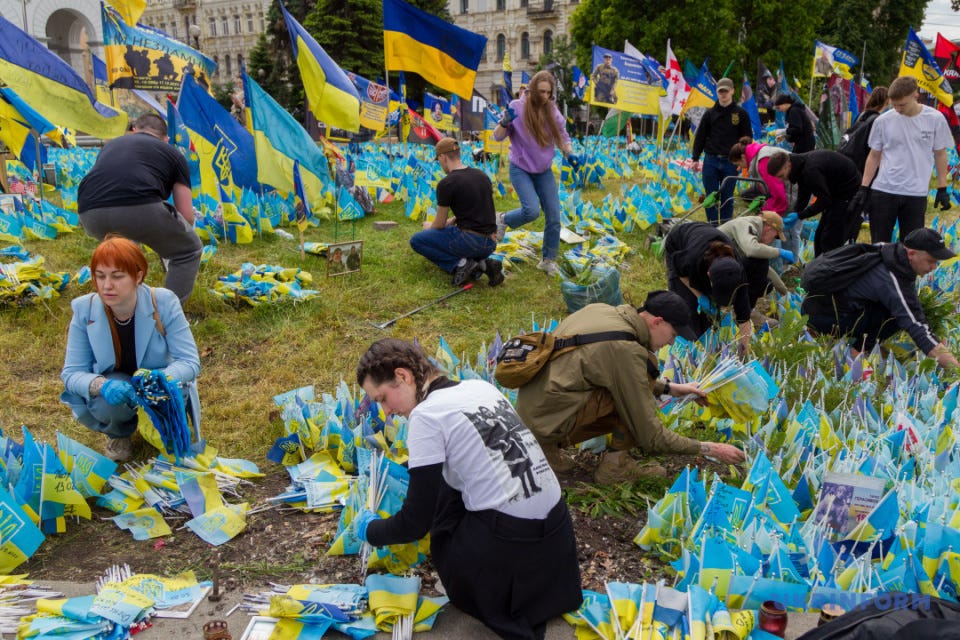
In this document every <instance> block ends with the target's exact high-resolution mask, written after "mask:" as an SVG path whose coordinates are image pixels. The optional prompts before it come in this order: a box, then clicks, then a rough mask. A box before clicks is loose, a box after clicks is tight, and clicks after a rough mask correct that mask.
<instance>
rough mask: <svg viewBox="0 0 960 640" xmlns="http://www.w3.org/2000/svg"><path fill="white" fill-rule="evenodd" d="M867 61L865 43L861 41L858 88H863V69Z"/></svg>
mask: <svg viewBox="0 0 960 640" xmlns="http://www.w3.org/2000/svg"><path fill="white" fill-rule="evenodd" d="M866 60H867V41H866V40H864V41H863V53H862V54H860V86H861V87H862V86H863V69H864V66H865V63H866Z"/></svg>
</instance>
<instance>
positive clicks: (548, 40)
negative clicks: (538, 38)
mask: <svg viewBox="0 0 960 640" xmlns="http://www.w3.org/2000/svg"><path fill="white" fill-rule="evenodd" d="M552 51H553V31H550V29H547V30H546V31H544V32H543V55H545V56H548V55H550V53H551V52H552Z"/></svg>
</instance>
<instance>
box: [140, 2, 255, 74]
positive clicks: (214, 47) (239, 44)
mask: <svg viewBox="0 0 960 640" xmlns="http://www.w3.org/2000/svg"><path fill="white" fill-rule="evenodd" d="M269 8H270V0H158V1H155V2H151V3H150V4H149V5H147V10H146V11H144V13H143V17H142V18H141V19H140V21H141V22H143V23H144V24H147V25H150V26H151V27H154V28H157V29H160V30H161V31H165V32H166V33H168V34H170V35H171V36H173V37H174V38H175V39H177V40H180V41H181V42H185V43H187V44H189V45H190V46H191V47H193V48H195V49H198V50H199V51H202V52H203V54H204V55H206V56H207V57H209V58H212V59H213V61H214V62H216V63H217V71H216V73H214V75H213V78H212V80H213V82H214V84H219V85H223V86H224V87H227V86H229V85H231V84H233V85H234V86H235V87H239V86H240V81H239V74H240V68H241V67H242V66H243V65H244V64H246V61H247V60H248V59H249V57H250V51H251V50H253V48H254V47H255V46H256V45H257V41H258V40H259V38H260V34H261V33H263V32H264V30H265V28H266V22H265V21H266V15H267V10H268V9H269ZM194 27H195V28H194Z"/></svg>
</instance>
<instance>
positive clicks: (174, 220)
mask: <svg viewBox="0 0 960 640" xmlns="http://www.w3.org/2000/svg"><path fill="white" fill-rule="evenodd" d="M171 194H173V206H171V205H170V204H169V203H167V200H168V199H169V198H170V195H171ZM77 200H78V211H79V214H80V224H81V225H82V226H83V228H84V229H85V230H86V232H87V233H88V234H90V235H91V236H93V237H94V238H97V239H98V240H103V238H104V237H105V236H106V235H107V234H108V233H117V234H120V235H122V236H124V237H126V238H129V239H130V240H134V241H136V242H141V243H143V244H145V245H147V246H148V247H150V248H151V249H153V250H154V251H155V252H156V254H157V255H158V256H160V258H161V259H162V260H163V262H164V265H165V267H166V269H167V277H166V280H165V282H164V285H163V286H164V287H166V288H167V289H170V290H171V291H173V292H174V293H176V294H177V297H178V298H180V303H181V304H182V303H183V302H184V301H185V300H186V299H187V298H188V297H189V296H190V292H192V291H193V285H194V282H195V281H196V279H197V270H198V269H199V268H200V254H201V253H202V251H203V243H202V242H200V238H199V237H197V233H196V231H194V230H193V197H192V195H191V192H190V169H189V167H188V166H187V159H186V158H184V157H183V154H182V153H180V151H178V150H177V149H176V148H175V147H174V146H173V145H170V144H168V143H167V124H166V123H165V122H164V121H163V118H161V117H160V116H158V115H156V114H152V113H150V114H145V115H142V116H140V117H139V118H137V121H136V122H135V123H134V124H133V131H132V133H130V134H128V135H125V136H123V137H120V138H116V139H114V140H111V141H109V142H108V143H107V144H105V145H104V146H103V149H101V150H100V155H99V156H97V161H96V163H94V165H93V168H92V169H90V172H89V173H88V174H87V175H86V176H84V178H83V180H82V181H81V182H80V188H79V190H78V192H77Z"/></svg>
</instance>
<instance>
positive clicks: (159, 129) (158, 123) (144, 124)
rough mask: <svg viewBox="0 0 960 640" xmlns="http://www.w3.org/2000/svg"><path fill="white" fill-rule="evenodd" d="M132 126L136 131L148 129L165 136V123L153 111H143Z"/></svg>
mask: <svg viewBox="0 0 960 640" xmlns="http://www.w3.org/2000/svg"><path fill="white" fill-rule="evenodd" d="M133 128H134V129H136V130H137V131H149V132H150V133H155V134H156V135H158V136H161V137H163V138H166V137H167V123H166V122H164V120H163V118H161V117H160V116H158V115H157V114H155V113H145V114H143V115H142V116H140V117H139V118H137V120H136V122H134V123H133Z"/></svg>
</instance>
